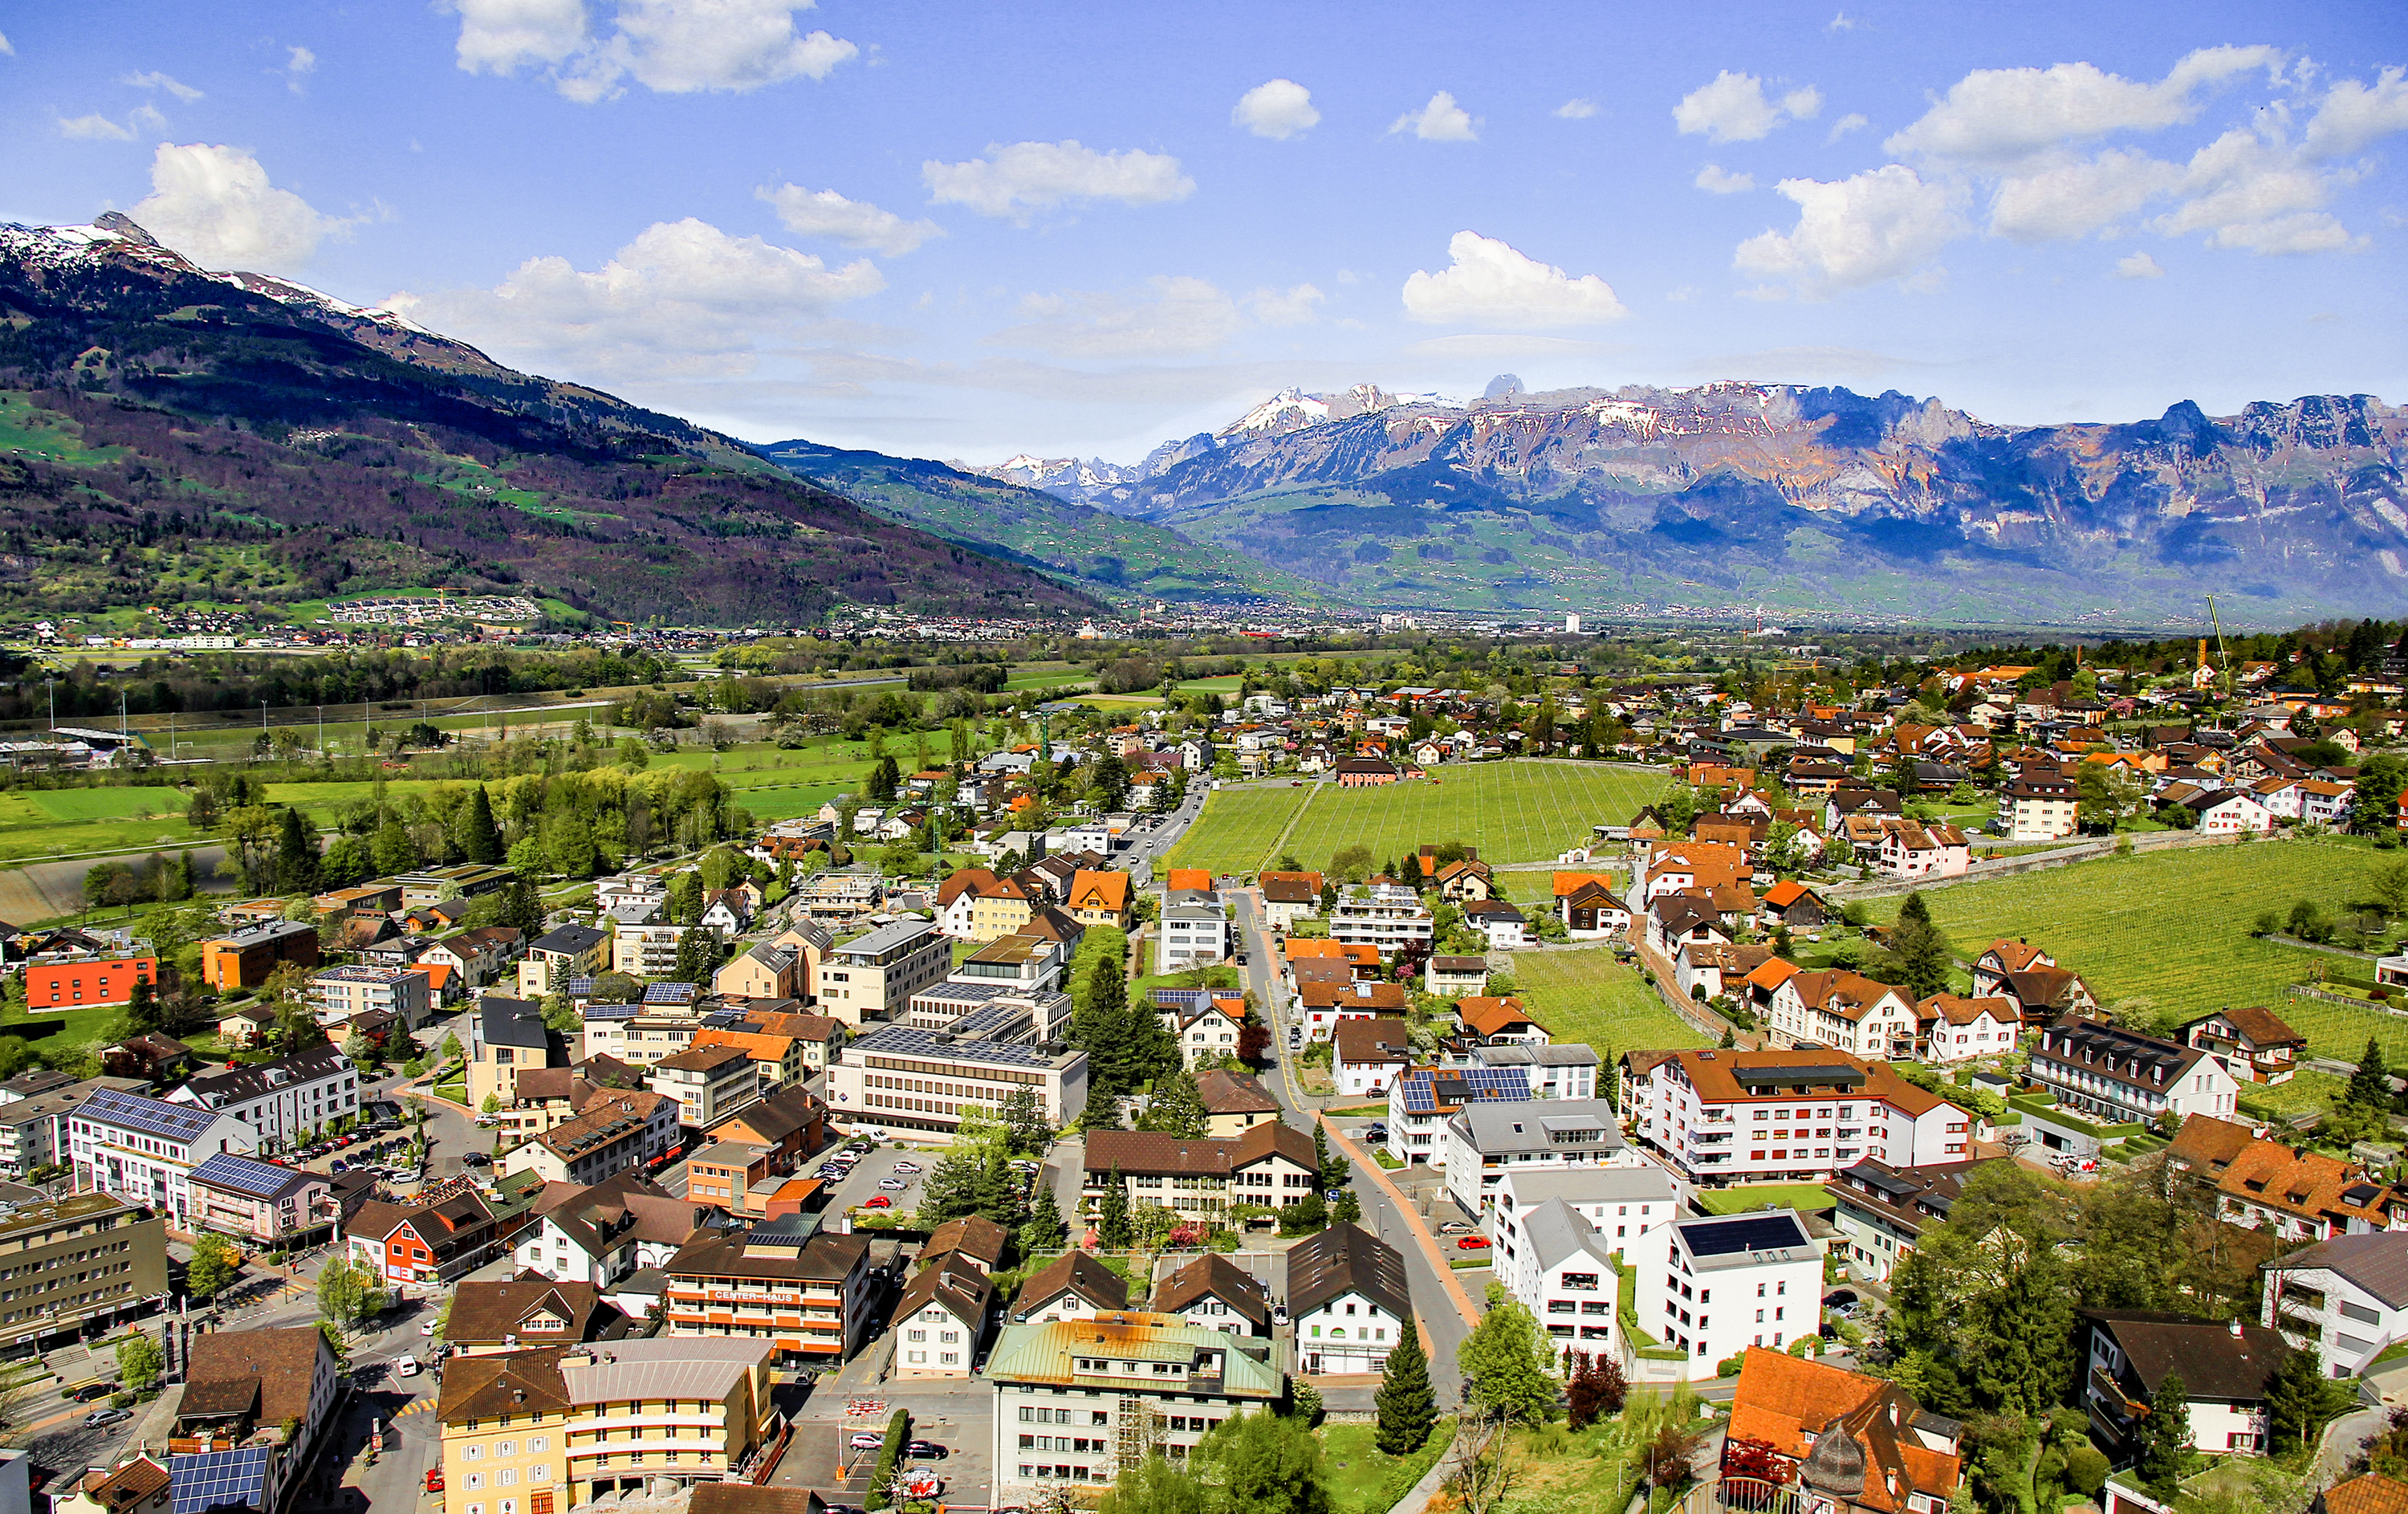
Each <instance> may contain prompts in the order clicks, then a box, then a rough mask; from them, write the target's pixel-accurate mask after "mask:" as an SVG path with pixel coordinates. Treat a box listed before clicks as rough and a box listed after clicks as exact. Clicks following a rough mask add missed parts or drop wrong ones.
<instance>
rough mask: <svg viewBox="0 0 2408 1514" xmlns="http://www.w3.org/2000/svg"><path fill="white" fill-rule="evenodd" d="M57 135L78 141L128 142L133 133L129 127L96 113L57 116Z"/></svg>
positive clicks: (131, 138)
mask: <svg viewBox="0 0 2408 1514" xmlns="http://www.w3.org/2000/svg"><path fill="white" fill-rule="evenodd" d="M59 135H60V136H62V137H72V138H74V139H75V140H77V141H79V142H130V141H132V140H134V133H133V131H132V130H131V129H130V128H127V127H124V126H121V125H119V124H118V123H115V122H113V121H111V120H109V119H108V117H107V116H103V115H98V114H94V115H89V116H77V117H75V118H73V119H72V120H70V119H69V118H67V117H65V116H61V117H60V118H59Z"/></svg>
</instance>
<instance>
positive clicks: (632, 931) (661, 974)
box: [610, 920, 694, 978]
mask: <svg viewBox="0 0 2408 1514" xmlns="http://www.w3.org/2000/svg"><path fill="white" fill-rule="evenodd" d="M693 929H694V927H692V926H690V925H664V924H662V923H660V922H659V921H657V920H648V921H646V922H644V923H643V924H641V925H629V924H627V923H626V922H625V921H624V920H622V921H620V922H619V923H618V925H617V927H616V929H614V930H612V931H611V932H610V971H611V972H613V973H625V974H626V975H627V976H629V977H631V978H665V977H667V976H668V975H669V974H670V973H674V972H676V971H677V960H678V944H679V943H680V942H681V941H683V940H684V939H685V933H686V932H687V931H688V930H693Z"/></svg>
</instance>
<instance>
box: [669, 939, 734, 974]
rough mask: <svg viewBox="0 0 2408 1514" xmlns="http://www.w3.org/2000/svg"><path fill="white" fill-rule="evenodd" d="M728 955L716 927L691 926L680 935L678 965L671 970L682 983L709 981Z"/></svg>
mask: <svg viewBox="0 0 2408 1514" xmlns="http://www.w3.org/2000/svg"><path fill="white" fill-rule="evenodd" d="M726 955H727V953H726V951H725V949H724V947H722V946H721V944H720V942H719V930H718V929H717V928H716V927H714V926H708V925H697V926H690V927H688V928H687V929H686V930H685V932H684V933H683V934H682V935H681V936H679V937H678V949H677V966H676V967H675V968H673V969H672V970H671V971H672V972H673V973H674V974H675V976H676V979H677V981H678V982H680V983H708V982H710V977H711V974H712V973H716V972H718V971H719V964H720V963H721V962H722V961H723V960H724V959H725V958H726Z"/></svg>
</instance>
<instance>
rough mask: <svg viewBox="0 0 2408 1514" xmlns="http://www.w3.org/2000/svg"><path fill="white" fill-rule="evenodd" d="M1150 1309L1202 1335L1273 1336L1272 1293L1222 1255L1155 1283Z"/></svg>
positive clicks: (1211, 1256) (1207, 1256)
mask: <svg viewBox="0 0 2408 1514" xmlns="http://www.w3.org/2000/svg"><path fill="white" fill-rule="evenodd" d="M1146 1306H1147V1307H1148V1308H1149V1309H1151V1310H1152V1311H1153V1312H1154V1313H1155V1314H1167V1315H1172V1316H1175V1317H1177V1318H1179V1319H1184V1320H1185V1321H1186V1322H1187V1323H1188V1324H1190V1325H1193V1326H1195V1327H1196V1328H1197V1329H1198V1330H1218V1331H1222V1332H1224V1333H1226V1334H1232V1335H1269V1334H1270V1333H1271V1294H1270V1289H1269V1286H1268V1285H1266V1284H1265V1283H1263V1282H1262V1281H1261V1280H1260V1279H1259V1278H1257V1277H1255V1276H1254V1275H1253V1274H1251V1273H1249V1272H1247V1271H1246V1270H1245V1269H1244V1268H1243V1267H1240V1266H1239V1265H1238V1264H1237V1263H1236V1262H1231V1261H1230V1260H1229V1259H1228V1258H1227V1257H1225V1256H1223V1255H1221V1254H1220V1253H1218V1252H1212V1251H1208V1252H1206V1253H1205V1254H1204V1255H1202V1256H1200V1257H1198V1258H1197V1259H1196V1260H1195V1261H1193V1262H1189V1263H1187V1264H1186V1265H1185V1266H1183V1267H1182V1268H1180V1269H1179V1270H1178V1271H1177V1272H1174V1273H1171V1274H1169V1275H1168V1276H1164V1277H1161V1278H1158V1279H1156V1280H1155V1282H1154V1297H1153V1299H1152V1300H1151V1301H1150V1302H1149V1303H1148V1304H1147V1305H1146Z"/></svg>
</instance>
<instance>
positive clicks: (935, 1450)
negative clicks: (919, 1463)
mask: <svg viewBox="0 0 2408 1514" xmlns="http://www.w3.org/2000/svg"><path fill="white" fill-rule="evenodd" d="M903 1454H904V1455H906V1456H920V1457H925V1458H926V1459H927V1460H929V1461H932V1462H941V1461H943V1460H944V1459H945V1458H946V1457H948V1456H951V1455H952V1454H953V1452H951V1451H949V1450H947V1449H945V1448H943V1447H942V1446H939V1445H938V1444H937V1443H936V1442H935V1441H933V1440H913V1441H907V1442H906V1443H905V1444H904V1447H903Z"/></svg>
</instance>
